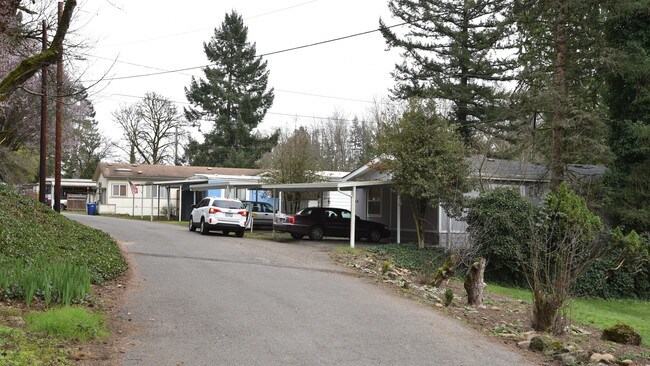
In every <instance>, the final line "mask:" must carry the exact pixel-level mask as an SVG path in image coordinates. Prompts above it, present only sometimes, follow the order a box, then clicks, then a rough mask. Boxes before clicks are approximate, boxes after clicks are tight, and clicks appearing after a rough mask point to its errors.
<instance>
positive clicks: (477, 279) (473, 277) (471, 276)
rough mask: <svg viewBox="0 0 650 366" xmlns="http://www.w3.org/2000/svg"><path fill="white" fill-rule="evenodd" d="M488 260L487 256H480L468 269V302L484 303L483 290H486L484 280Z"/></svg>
mask: <svg viewBox="0 0 650 366" xmlns="http://www.w3.org/2000/svg"><path fill="white" fill-rule="evenodd" d="M486 265H487V261H486V260H485V258H479V259H477V260H476V261H474V263H472V265H471V266H470V267H469V269H468V270H467V276H466V277H465V284H464V287H465V291H467V304H468V305H472V306H482V305H483V291H484V290H485V286H487V285H486V284H485V282H483V273H484V272H485V266H486Z"/></svg>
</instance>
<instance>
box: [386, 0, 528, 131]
mask: <svg viewBox="0 0 650 366" xmlns="http://www.w3.org/2000/svg"><path fill="white" fill-rule="evenodd" d="M509 4H510V2H509V1H494V0H463V1H457V0H426V1H414V0H390V1H389V4H388V6H389V9H390V11H391V12H392V13H393V15H394V16H395V17H397V18H400V19H402V20H403V21H405V22H408V23H409V25H408V29H409V30H408V32H407V33H406V34H404V35H402V36H400V35H398V34H397V33H395V32H394V31H393V30H391V29H389V28H388V27H386V25H385V24H384V23H383V22H382V21H381V20H380V28H381V32H382V34H383V35H384V38H385V39H386V42H387V43H388V45H389V46H390V47H397V48H402V49H404V52H403V54H402V56H403V57H404V61H403V63H402V64H400V65H396V69H395V71H394V72H393V77H394V78H395V80H396V82H397V85H396V86H395V88H394V90H393V95H394V96H395V97H397V98H400V99H408V98H410V97H419V98H435V99H438V100H441V101H445V102H451V103H452V110H453V112H452V115H450V116H447V118H448V119H449V120H450V121H451V122H452V123H456V124H458V125H459V127H460V133H461V134H462V136H463V138H464V140H465V142H466V143H468V144H469V143H471V142H473V140H475V138H476V137H477V136H476V134H477V131H481V132H487V133H490V134H491V133H495V130H494V128H495V127H496V125H497V123H496V122H497V120H498V119H499V117H498V116H497V115H498V113H497V110H498V109H499V108H497V106H498V105H499V104H500V100H502V99H503V95H502V93H500V92H499V89H498V85H497V84H498V82H499V81H503V80H506V79H509V76H510V74H511V73H510V72H509V71H511V70H512V69H513V68H514V66H515V63H514V62H513V61H514V60H513V57H512V52H508V50H511V49H512V48H511V47H512V46H511V45H510V43H511V42H510V40H509V39H508V38H509V35H510V34H511V31H510V29H509V28H510V27H511V23H510V22H509V15H508V14H509Z"/></svg>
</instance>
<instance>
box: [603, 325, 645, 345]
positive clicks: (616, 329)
mask: <svg viewBox="0 0 650 366" xmlns="http://www.w3.org/2000/svg"><path fill="white" fill-rule="evenodd" d="M602 339H603V340H606V341H611V342H615V343H621V344H631V345H633V346H640V345H641V336H640V335H639V333H637V332H636V331H635V330H634V328H632V327H630V326H629V325H627V324H623V323H618V324H616V325H615V326H613V327H609V328H607V329H605V330H603V336H602Z"/></svg>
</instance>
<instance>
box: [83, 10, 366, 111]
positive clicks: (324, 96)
mask: <svg viewBox="0 0 650 366" xmlns="http://www.w3.org/2000/svg"><path fill="white" fill-rule="evenodd" d="M314 1H316V0H314ZM84 56H90V57H94V58H98V59H102V60H108V61H113V62H117V63H122V64H126V65H131V66H137V67H143V68H146V69H152V70H159V71H171V70H166V69H162V68H159V67H155V66H147V65H142V64H137V63H133V62H128V61H120V60H116V59H112V58H108V57H102V56H96V55H91V54H84ZM179 74H183V75H187V76H194V75H192V74H186V73H182V72H181V73H179ZM274 90H275V91H278V92H281V93H289V94H298V95H307V96H311V97H319V98H327V99H337V100H344V101H348V102H359V103H370V104H374V103H375V101H372V100H363V99H354V98H344V97H335V96H331V95H323V94H315V93H307V92H299V91H294V90H284V89H274Z"/></svg>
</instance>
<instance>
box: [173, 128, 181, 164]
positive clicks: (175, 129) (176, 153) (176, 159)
mask: <svg viewBox="0 0 650 366" xmlns="http://www.w3.org/2000/svg"><path fill="white" fill-rule="evenodd" d="M174 165H180V164H178V124H177V125H176V127H174Z"/></svg>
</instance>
